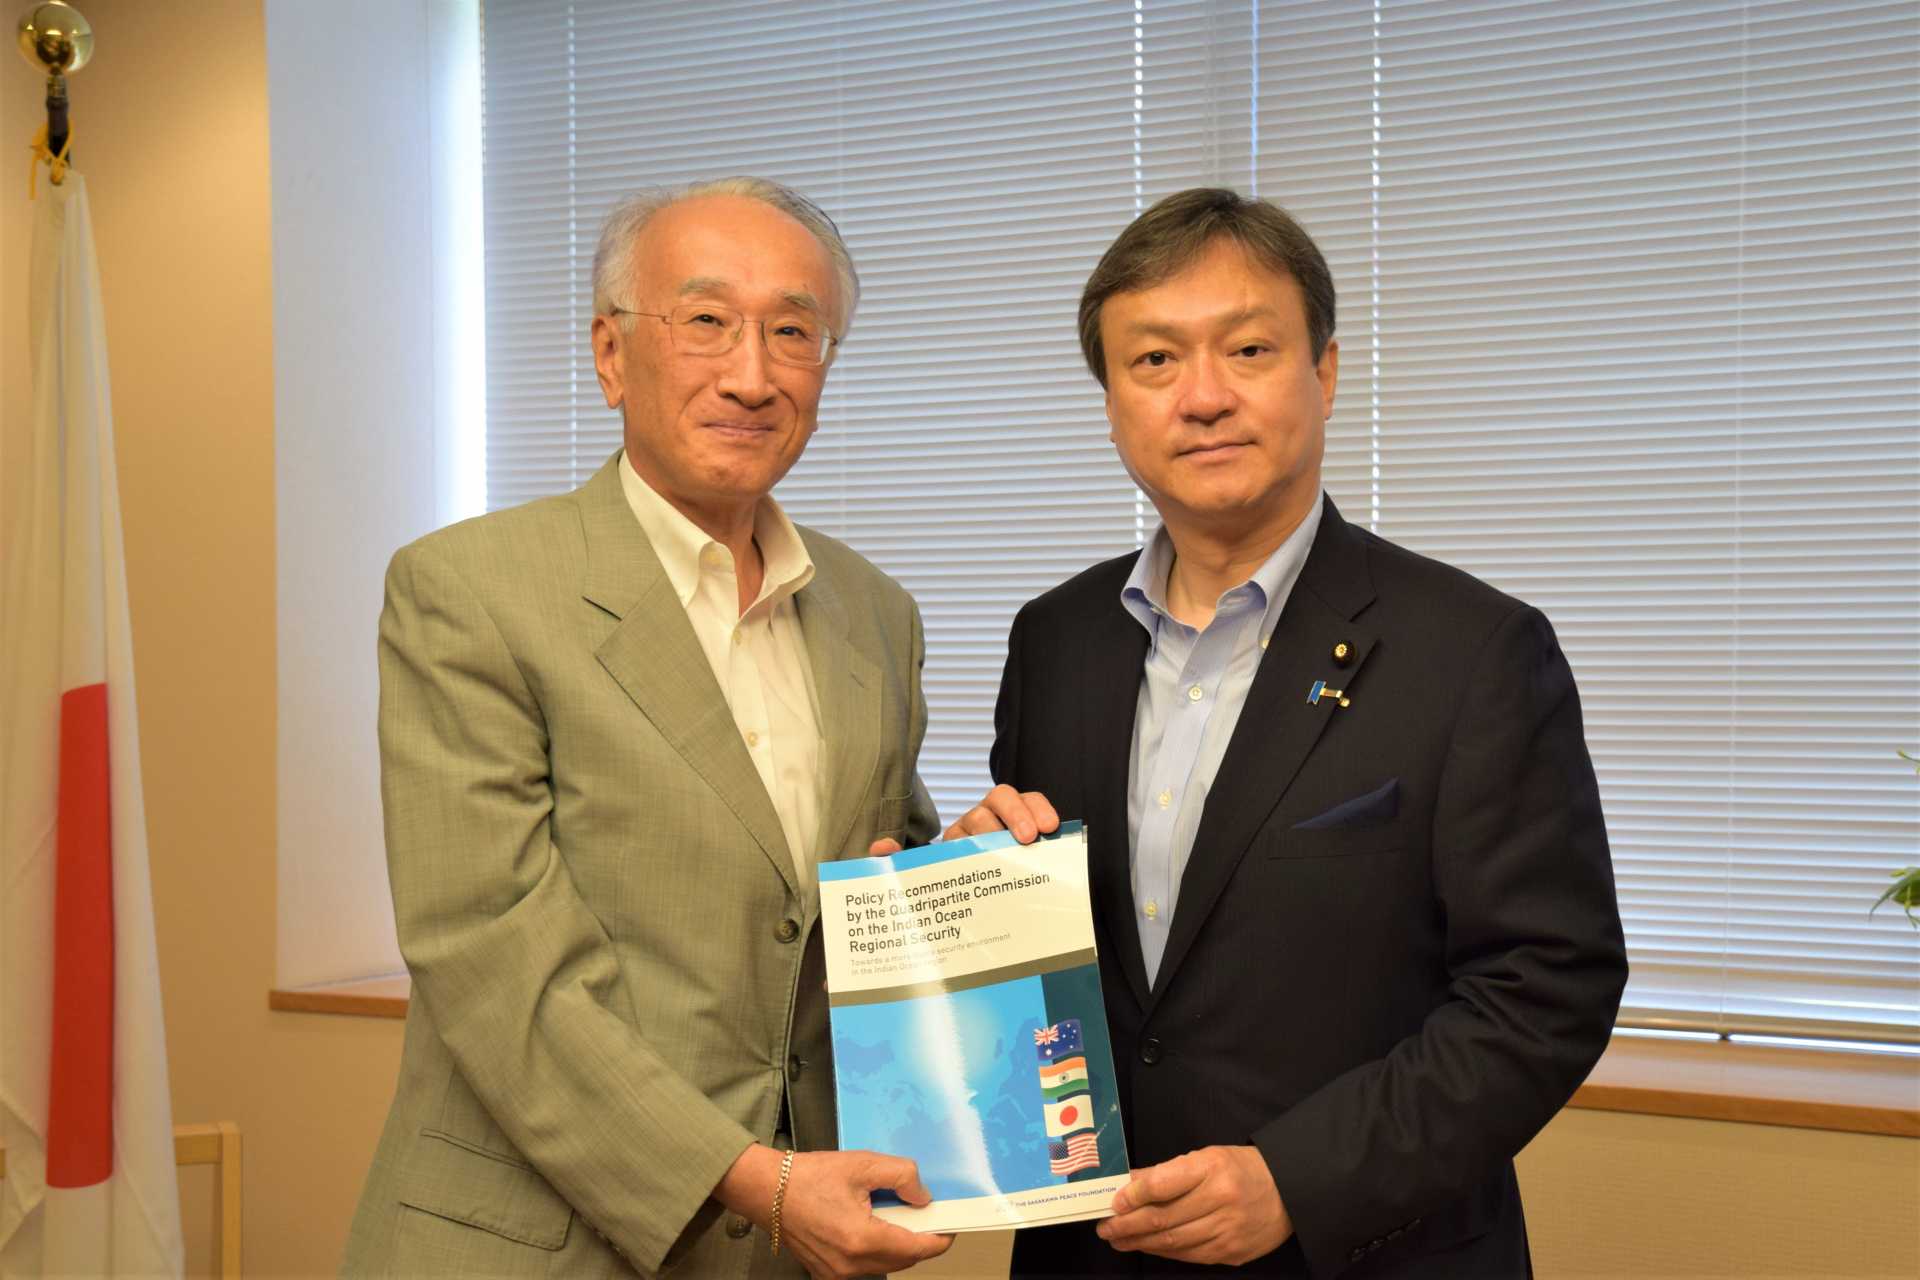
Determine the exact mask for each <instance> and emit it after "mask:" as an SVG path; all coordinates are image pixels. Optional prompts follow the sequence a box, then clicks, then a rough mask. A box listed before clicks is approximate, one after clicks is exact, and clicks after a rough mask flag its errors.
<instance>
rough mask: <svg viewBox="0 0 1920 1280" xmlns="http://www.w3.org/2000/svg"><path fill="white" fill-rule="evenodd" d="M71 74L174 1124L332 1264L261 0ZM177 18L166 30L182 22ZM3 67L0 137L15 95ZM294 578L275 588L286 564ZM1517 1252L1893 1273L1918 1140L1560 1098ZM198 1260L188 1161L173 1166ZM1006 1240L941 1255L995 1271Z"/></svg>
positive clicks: (94, 11)
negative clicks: (1586, 1105)
mask: <svg viewBox="0 0 1920 1280" xmlns="http://www.w3.org/2000/svg"><path fill="white" fill-rule="evenodd" d="M85 11H86V12H87V14H88V16H89V17H90V18H91V19H92V21H93V22H94V24H95V26H96V29H97V30H98V31H99V32H100V34H101V44H100V52H99V55H98V57H97V59H96V61H95V63H94V65H93V66H92V67H90V68H88V69H87V70H86V71H85V72H83V73H82V74H81V75H80V76H79V77H77V78H76V79H75V82H74V95H75V100H76V110H75V126H76V130H77V132H76V150H77V153H78V157H79V159H80V162H81V165H82V167H83V168H84V170H85V171H86V172H87V173H88V174H89V175H90V185H91V194H92V199H93V208H94V216H95V227H96V234H97V238H98V248H99V254H100V259H101V265H102V272H103V278H104V281H105V295H106V306H107V314H108V318H109V319H108V332H109V342H110V345H111V354H112V362H113V389H114V407H115V410H116V427H117V430H118V433H119V461H120V483H121V493H122V496H123V503H124V507H125V516H126V534H127V558H128V568H129V578H130V590H131V596H132V607H133V623H134V637H135V644H136V653H137V660H138V664H139V671H138V678H139V687H140V714H141V730H142V734H143V736H144V745H145V750H146V764H145V769H146V790H147V804H148V826H149V832H150V838H151V847H152V857H153V872H154V885H155V890H154V892H155V908H156V913H157V916H158V925H159V938H160V965H161V976H162V979H163V987H164V992H165V1000H166V1006H167V1036H168V1044H169V1049H170V1054H171V1058H172V1071H173V1095H174V1116H175V1119H176V1120H178V1121H182V1122H185V1121H196V1120H212V1119H231V1120H237V1121H238V1122H239V1123H240V1125H241V1126H242V1128H243V1130H244V1131H245V1134H246V1143H247V1176H246V1211H247V1232H248V1234H247V1250H246V1267H247V1271H248V1273H249V1274H252V1275H260V1276H269V1275H274V1276H278V1275H315V1274H321V1273H325V1272H328V1271H331V1270H332V1269H333V1267H334V1266H335V1264H336V1262H337V1259H338V1256H339V1250H340V1246H341V1241H342V1238H343V1235H344V1232H345V1228H346V1222H347V1218H348V1215H349V1213H350V1212H351V1209H352V1205H353V1200H354V1197H355V1195H356V1193H357V1192H358V1189H359V1183H360V1178H361V1175H362V1173H363V1172H364V1169H365V1163H366V1160H367V1158H368V1156H369V1154H370V1153H371V1151H372V1147H373V1140H374V1137H375V1134H376V1132H377V1129H378V1127H379V1124H380V1121H381V1119H382V1117H383V1115H384V1112H385V1107H386V1101H387V1098H388V1096H389V1094H390V1090H391V1088H392V1084H393V1079H394V1072H395V1068H396V1065H397V1063H398V1058H399V1042H400V1027H399V1024H398V1023H396V1022H389V1021H383V1020H367V1019H355V1018H328V1017H316V1016H311V1015H300V1014H275V1013H269V1012H268V1011H267V1008H266V992H267V988H268V987H269V986H270V985H271V983H272V981H273V964H274V937H273V930H274V917H275V909H274V831H275V813H274V805H275V797H274V779H275V770H274V701H275V696H274V695H275V689H274V635H273V622H274V593H275V586H276V584H275V582H274V568H273V565H274V548H273V531H274V513H273V507H272V504H273V498H272V494H273V429H274V424H273V385H272V378H273V348H272V334H271V333H270V331H269V330H270V327H271V308H270V305H269V299H270V290H271V288H272V280H271V254H270V244H269V216H268V174H267V134H266V124H267V121H266V62H265V52H264V34H263V28H262V17H261V12H260V6H259V3H258V0H197V2H196V3H195V4H193V5H185V4H156V3H153V0H87V3H86V5H85ZM186 14H191V15H193V16H192V20H191V22H190V23H188V22H186V21H183V20H182V19H183V15H186ZM6 66H7V70H6V71H5V72H4V73H0V106H3V107H4V114H3V116H0V155H5V156H14V157H16V159H17V158H18V155H19V152H18V151H17V147H18V146H19V145H22V144H24V142H25V140H26V139H27V137H28V136H29V135H30V133H31V132H32V130H33V128H34V127H35V125H36V122H37V118H38V115H39V86H38V84H37V83H36V82H35V81H34V79H33V77H32V76H31V75H30V73H28V72H27V71H26V69H25V68H24V67H23V66H21V65H19V64H17V63H15V62H13V61H12V60H11V59H9V60H8V62H7V64H6ZM23 177H24V165H15V166H14V167H11V168H7V167H3V166H0V317H3V320H0V409H3V410H4V413H5V414H6V417H7V420H8V422H9V423H13V422H17V421H19V418H18V416H17V415H20V414H22V413H23V412H24V411H25V407H26V403H27V394H28V390H27V385H26V357H25V336H24V322H25V315H24V312H25V296H26V278H25V260H26V245H27V241H28V234H29V227H30V225H31V224H30V206H29V204H28V202H27V200H26V193H25V190H24V182H22V181H21V178H23ZM288 585H289V586H290V587H292V588H294V589H297V587H298V584H288ZM1521 1172H1522V1179H1523V1182H1524V1184H1525V1188H1526V1193H1527V1197H1528V1205H1529V1219H1530V1221H1531V1223H1532V1230H1533V1238H1534V1246H1535V1253H1536V1259H1537V1262H1538V1264H1539V1268H1540V1272H1541V1274H1542V1275H1545V1276H1555V1275H1583V1276H1588V1275H1591V1276H1598V1275H1617V1276H1660V1275H1816V1274H1818V1275H1860V1276H1866V1275H1889V1276H1892V1275H1902V1276H1911V1275H1914V1274H1916V1273H1920V1240H1917V1239H1916V1235H1915V1232H1914V1229H1913V1223H1914V1222H1915V1221H1916V1220H1920V1143H1917V1142H1912V1141H1903V1140H1897V1139H1889V1138H1869V1137H1860V1136H1855V1135H1841V1134H1825V1133H1815V1132H1810V1131H1805V1130H1790V1129H1765V1128H1757V1127H1749V1126H1740V1125H1729V1124H1719V1123H1710V1122H1705V1121H1686V1120H1668V1119H1659V1118H1654V1117H1641V1116H1622V1115H1613V1114H1605V1113H1597V1112H1569V1113H1567V1114H1565V1115H1563V1116H1562V1117H1561V1118H1560V1119H1559V1120H1557V1121H1555V1123H1554V1124H1553V1125H1552V1126H1551V1127H1550V1128H1549V1129H1548V1130H1547V1132H1546V1133H1545V1134H1543V1135H1542V1136H1541V1137H1540V1139H1539V1140H1537V1141H1536V1142H1535V1143H1534V1145H1533V1146H1532V1147H1530V1148H1529V1149H1528V1151H1527V1152H1526V1153H1525V1155H1524V1156H1523V1157H1522V1160H1521ZM183 1185H184V1187H185V1189H186V1192H187V1200H188V1205H189V1213H190V1215H191V1216H190V1218H189V1221H188V1223H187V1230H188V1238H189V1241H190V1245H191V1248H192V1250H193V1255H194V1257H195V1258H196V1261H197V1262H198V1263H199V1266H198V1267H196V1270H200V1269H202V1268H203V1267H204V1257H205V1247H206V1241H207V1224H206V1221H205V1218H204V1213H205V1186H204V1180H203V1179H198V1178H191V1177H190V1178H188V1179H185V1180H184V1182H183ZM1004 1253H1005V1241H1004V1238H1003V1237H990V1238H986V1239H975V1240H971V1241H966V1242H963V1245H962V1247H961V1248H960V1249H958V1250H956V1256H954V1257H953V1258H951V1259H949V1260H947V1261H945V1262H944V1263H943V1264H941V1265H939V1266H938V1267H937V1271H938V1273H939V1274H944V1275H948V1276H958V1275H992V1274H1000V1272H1001V1270H1002V1268H1003V1266H1004V1263H1003V1259H1004Z"/></svg>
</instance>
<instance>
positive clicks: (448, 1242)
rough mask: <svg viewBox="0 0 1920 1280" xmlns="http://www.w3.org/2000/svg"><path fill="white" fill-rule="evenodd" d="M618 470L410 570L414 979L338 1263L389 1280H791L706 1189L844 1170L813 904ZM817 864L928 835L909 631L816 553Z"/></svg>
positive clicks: (848, 557)
mask: <svg viewBox="0 0 1920 1280" xmlns="http://www.w3.org/2000/svg"><path fill="white" fill-rule="evenodd" d="M617 461H618V459H617V456H616V458H615V460H614V461H612V462H609V463H608V464H607V465H606V466H604V467H602V468H601V469H600V471H599V473H598V474H596V475H595V476H594V477H593V478H592V479H591V480H589V481H588V482H587V483H586V484H585V485H583V486H582V487H581V488H580V489H578V490H576V491H575V492H573V493H571V494H567V495H565V496H563V497H558V498H551V499H546V500H544V501H540V502H534V503H531V504H528V505H526V506H523V507H518V508H515V509H512V510H508V511H501V512H496V513H494V514H492V515H488V516H484V517H481V518H479V519H476V520H469V521H467V522H465V523H462V524H458V525H454V526H452V527H451V528H447V529H443V530H440V531H439V532H437V533H434V534H431V535H429V536H427V537H425V538H422V539H421V540H420V541H418V542H416V543H414V544H412V545H411V546H409V547H406V548H404V549H403V550H401V551H400V553H399V554H398V555H396V556H395V557H394V559H393V564H392V566H391V568H390V569H389V570H388V574H387V596H386V608H385V611H384V612H383V613H382V615H381V619H380V646H379V656H380V756H381V792H382V797H383V801H384V805H385V813H386V836H387V856H388V864H389V873H390V876H391V879H392V885H393V899H394V913H395V917H396V920H397V923H398V929H399V938H400V948H401V951H402V953H403V954H404V955H405V957H406V961H407V967H408V969H409V970H410V971H411V972H412V974H413V1000H412V1006H411V1009H410V1010H409V1013H408V1017H407V1031H406V1045H405V1050H404V1056H403V1058H402V1061H401V1068H400V1082H399V1086H398V1091H397V1094H396V1096H395V1098H394V1103H393V1110H392V1112H391V1113H390V1115H389V1117H388V1120H387V1125H386V1129H385V1131H384V1133H383V1134H382V1137H381V1140H380V1145H379V1148H378V1150H377V1152H376V1153H375V1156H374V1162H373V1168H372V1171H371V1172H370V1173H369V1175H368V1179H367V1185H366V1189H365V1191H364V1192H363V1193H362V1198H361V1202H360V1207H359V1211H358V1213H357V1214H356V1216H355V1218H354V1223H353V1229H352V1233H351V1237H350V1239H349V1241H348V1246H347V1254H346V1261H345V1264H344V1270H345V1272H347V1273H349V1274H377V1275H388V1274H391V1275H422V1274H442V1275H453V1274H459V1275H496V1274H511V1275H551V1274H566V1275H607V1274H617V1273H620V1272H622V1271H624V1269H625V1267H626V1266H631V1267H633V1268H636V1269H638V1270H640V1271H641V1272H643V1273H647V1274H652V1273H657V1272H661V1271H677V1272H679V1273H681V1274H687V1275H696V1276H703V1277H704V1276H746V1275H749V1274H753V1275H760V1274H776V1273H783V1274H799V1269H798V1267H797V1266H793V1265H792V1264H791V1263H790V1262H789V1258H790V1255H787V1254H782V1255H781V1257H780V1259H778V1262H779V1263H780V1264H782V1266H779V1267H776V1266H774V1265H773V1264H774V1262H775V1260H774V1259H772V1258H771V1257H770V1256H769V1254H768V1252H767V1248H766V1241H765V1240H764V1239H762V1238H760V1235H759V1233H758V1232H752V1233H749V1232H748V1231H747V1230H746V1226H747V1224H746V1223H745V1222H744V1220H740V1219H734V1218H732V1217H731V1215H725V1214H723V1213H722V1212H721V1211H720V1210H719V1208H718V1206H716V1205H715V1204H714V1203H713V1202H712V1201H710V1200H709V1199H708V1193H709V1192H710V1191H711V1190H712V1188H713V1186H714V1184H715V1183H716V1182H718V1181H719V1179H720V1177H721V1175H722V1174H723V1173H724V1172H725V1171H726V1169H727V1167H728V1166H729V1165H730V1164H731V1163H732V1162H733V1160H734V1159H735V1158H736V1157H737V1156H738V1155H739V1154H740V1153H741V1152H742V1151H743V1150H744V1149H745V1148H746V1147H747V1145H748V1143H749V1142H752V1141H756V1140H757V1141H760V1142H771V1141H772V1140H773V1138H774V1134H775V1130H776V1127H777V1123H778V1120H779V1117H780V1115H781V1112H782V1102H783V1098H784V1100H785V1102H786V1106H787V1109H788V1112H789V1113H790V1127H791V1132H792V1135H793V1139H794V1144H795V1145H796V1146H797V1147H800V1148H821V1147H831V1146H833V1144H834V1135H835V1126H834V1108H833V1086H832V1068H831V1064H830V1061H829V1041H828V1037H827V1022H826V999H825V992H824V982H823V970H822V966H821V963H820V942H819V936H818V933H817V930H816V923H817V921H816V919H815V916H816V909H815V907H813V906H812V905H810V904H812V903H813V901H814V898H815V895H813V894H812V893H810V892H808V891H806V890H805V887H804V886H802V885H801V884H800V883H799V882H798V880H797V877H796V875H795V872H794V865H793V858H792V856H791V854H790V852H789V850H788V848H787V845H786V840H785V837H784V836H783V835H782V832H781V827H780V822H779V818H778V816H777V815H776V813H775V811H774V807H773V803H772V801H771V800H770V799H769V798H768V796H767V792H766V789H765V788H764V787H763V786H762V784H761V781H760V777H759V774H758V773H757V772H755V770H754V766H753V762H752V760H751V759H750V758H749V756H748V754H747V751H746V747H745V746H744V744H743V743H742V742H741V740H740V733H739V730H738V728H737V727H736V725H735V724H734V721H733V717H732V715H731V713H730V712H729V711H728V708H727V705H726V702H725V701H724V700H723V698H722V697H721V694H720V690H719V686H718V685H717V684H716V682H715V681H714V678H713V674H712V671H711V669H710V668H709V666H708V663H707V659H706V657H705V655H704V654H703V653H702V651H701V649H700V647H699V642H698V641H697V640H696V638H695V636H694V633H693V628H692V626H691V624H690V623H689V622H688V620H687V616H686V613H685V612H684V610H683V609H682V608H681V606H680V602H679V599H678V597H677V596H676V595H675V594H674V591H673V588H672V586H671V584H670V583H669V582H668V580H667V577H666V574H665V572H664V571H663V570H662V568H661V566H660V562H659V559H658V558H657V557H656V556H655V554H654V552H653V548H652V546H651V545H650V544H649V543H648V541H647V539H646V537H645V535H644V534H643V533H642V532H641V529H640V526H639V523H638V522H637V521H636V520H635V519H634V516H633V513H632V511H631V509H630V508H629V507H628V505H627V502H626V497H625V495H624V494H623V493H622V491H621V487H620V478H619V473H618V470H617ZM802 537H803V538H804V539H805V541H806V544H807V549H808V551H809V552H810V553H811V554H812V557H813V561H814V566H815V576H814V578H813V581H812V582H811V583H809V584H808V586H807V587H806V588H804V589H803V590H802V591H801V592H800V593H799V595H798V596H797V597H796V603H797V607H798V611H799V617H800V625H801V630H802V632H803V634H804V635H805V638H806V646H807V652H808V655H809V658H810V660H811V664H812V671H813V678H814V683H815V687H816V690H817V693H818V701H819V706H820V729H821V734H822V737H823V740H824V742H823V755H822V758H823V761H825V762H826V763H825V767H824V774H825V776H824V780H823V786H822V802H821V815H822V817H821V831H820V845H821V847H820V849H818V850H815V851H814V852H816V853H817V854H819V856H821V857H823V858H836V857H847V856H862V855H864V854H865V852H866V849H867V845H868V843H869V842H870V841H872V840H874V839H876V838H878V837H881V836H893V837H895V838H898V839H901V840H903V841H908V842H910V841H914V840H924V839H928V838H931V836H932V835H933V834H934V832H935V830H936V820H935V816H934V812H933V806H932V804H931V802H930V801H929V800H928V798H927V793H926V790H925V788H924V787H922V786H921V784H920V782H919V779H918V777H917V775H916V773H915V769H914V763H915V758H916V756H917V754H918V752H919V748H920V741H921V737H922V734H923V733H924V730H925V727H926V711H925V703H924V699H923V697H922V694H921V688H920V665H921V657H922V649H921V632H920V617H919V614H918V612H917V611H916V609H915V608H914V604H913V601H912V599H911V598H910V597H909V596H908V595H907V593H906V592H905V591H904V590H902V589H901V588H900V587H899V586H898V585H897V584H895V583H894V582H893V581H891V580H890V579H888V578H887V577H885V576H884V575H883V574H881V573H880V572H879V571H878V570H876V569H875V568H873V566H871V565H869V564H868V563H867V562H866V561H865V560H863V559H861V558H860V557H859V556H858V555H855V554H854V553H853V552H852V551H849V550H848V549H847V548H846V547H844V546H842V545H841V544H840V543H838V542H835V541H833V540H832V539H830V538H826V537H822V536H820V535H818V534H815V533H812V532H811V531H807V530H802Z"/></svg>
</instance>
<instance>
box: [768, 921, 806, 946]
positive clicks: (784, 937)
mask: <svg viewBox="0 0 1920 1280" xmlns="http://www.w3.org/2000/svg"><path fill="white" fill-rule="evenodd" d="M773 936H774V937H776V938H778V939H779V940H780V941H782V942H792V941H793V940H794V939H795V938H797V937H799V936H800V922H799V921H798V920H795V919H794V918H793V917H792V916H788V917H787V918H786V919H785V920H782V921H781V922H780V923H779V924H777V925H775V926H773Z"/></svg>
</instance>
